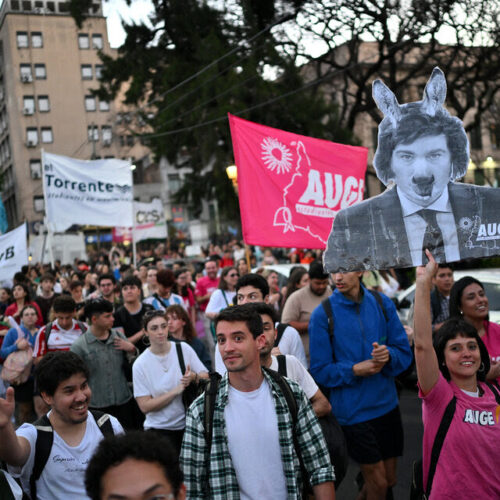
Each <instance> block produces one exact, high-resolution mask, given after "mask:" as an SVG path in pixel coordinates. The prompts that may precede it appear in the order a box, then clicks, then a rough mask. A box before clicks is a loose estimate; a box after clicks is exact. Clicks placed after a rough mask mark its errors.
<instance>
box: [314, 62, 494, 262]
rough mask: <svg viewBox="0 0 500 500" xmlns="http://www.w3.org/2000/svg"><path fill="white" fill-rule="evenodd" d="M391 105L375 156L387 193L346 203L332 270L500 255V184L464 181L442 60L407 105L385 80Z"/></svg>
mask: <svg viewBox="0 0 500 500" xmlns="http://www.w3.org/2000/svg"><path fill="white" fill-rule="evenodd" d="M373 97H374V99H375V101H376V103H377V105H378V107H379V109H380V110H381V111H382V112H383V113H384V119H383V121H382V122H381V123H380V126H379V132H378V146H377V151H376V153H375V157H374V160H373V163H374V167H375V170H376V172H377V176H378V178H379V179H380V180H381V181H382V182H383V183H384V184H385V185H386V186H388V189H386V191H384V192H383V193H382V194H380V195H378V196H375V197H374V198H370V199H368V200H365V201H363V202H361V203H359V204H357V205H354V206H352V207H349V208H346V209H344V210H341V211H340V212H339V213H338V215H337V218H336V219H335V221H334V223H333V228H332V232H331V234H330V236H329V238H328V246H327V250H326V252H325V254H324V265H325V268H326V270H327V271H328V272H337V271H361V270H364V269H371V270H377V269H389V268H391V267H412V266H419V265H421V264H425V263H426V262H427V257H426V256H425V254H424V249H426V248H427V249H429V250H430V251H431V252H432V254H433V255H434V257H435V258H436V261H437V262H439V263H443V262H454V261H458V260H461V259H468V258H480V257H489V256H493V255H500V216H499V208H500V190H499V189H494V188H490V187H483V186H475V185H472V184H463V183H459V182H456V181H457V180H458V179H460V178H462V177H463V176H464V175H465V173H466V172H467V167H468V164H469V144H468V139H467V135H466V133H465V130H464V128H463V124H462V122H461V121H460V120H459V119H458V118H456V117H453V116H451V115H450V113H448V111H447V110H446V109H445V108H444V107H443V104H444V102H445V99H446V80H445V77H444V74H443V72H442V71H441V70H440V69H439V68H435V69H434V71H433V72H432V75H431V77H430V79H429V82H428V83H427V86H426V87H425V91H424V97H423V99H422V100H421V101H418V102H413V103H407V104H403V105H400V104H399V103H398V102H397V100H396V97H395V96H394V94H393V93H392V92H391V90H389V89H388V88H387V87H386V86H385V85H384V84H383V83H382V82H381V81H380V80H376V81H375V82H374V84H373Z"/></svg>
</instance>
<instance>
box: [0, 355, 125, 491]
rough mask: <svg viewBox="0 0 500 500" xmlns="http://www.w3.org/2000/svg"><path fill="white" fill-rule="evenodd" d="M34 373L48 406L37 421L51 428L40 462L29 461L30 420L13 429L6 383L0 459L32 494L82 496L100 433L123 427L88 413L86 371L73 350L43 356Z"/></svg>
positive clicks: (0, 409)
mask: <svg viewBox="0 0 500 500" xmlns="http://www.w3.org/2000/svg"><path fill="white" fill-rule="evenodd" d="M35 376H36V380H37V385H38V388H39V390H40V393H41V395H42V398H43V399H44V401H45V402H46V403H47V404H48V405H50V406H51V411H50V412H49V413H48V414H47V416H46V418H45V421H44V423H43V424H41V425H43V426H44V428H45V429H46V428H47V427H48V428H52V430H53V432H51V433H49V434H50V435H51V437H52V442H51V443H49V445H48V449H47V452H48V456H47V457H46V461H45V466H43V464H41V462H40V458H41V457H40V456H38V457H37V458H36V459H35V455H36V454H35V447H37V445H38V443H39V441H38V440H39V439H41V437H40V431H37V428H36V427H35V426H34V425H32V424H24V425H22V426H21V427H20V428H19V429H17V431H16V432H14V428H13V426H12V422H11V420H12V415H13V413H14V389H13V388H12V387H11V388H9V389H8V390H7V395H6V399H0V459H1V460H4V461H5V462H6V463H7V464H8V465H9V472H10V473H11V474H12V475H13V476H14V477H20V478H21V484H22V486H23V489H24V490H25V492H30V491H31V493H32V495H31V496H32V498H37V499H38V500H53V499H55V498H60V499H63V498H68V499H70V498H71V499H82V500H83V499H86V498H87V496H86V494H85V486H84V474H85V469H86V468H87V464H88V462H89V460H90V457H91V456H92V453H93V451H94V449H95V448H96V446H97V444H98V443H99V441H100V440H101V439H102V438H103V435H104V433H105V432H109V433H110V434H118V433H121V432H123V429H122V427H121V425H120V424H119V423H118V421H117V420H116V419H115V418H114V417H111V416H109V415H105V416H104V415H103V416H102V418H101V416H98V418H97V421H96V418H95V417H94V415H93V414H92V413H90V412H89V402H90V397H91V390H90V387H89V385H88V378H89V371H88V368H87V366H86V365H85V364H84V362H83V361H82V359H81V358H80V357H79V356H77V355H76V354H73V353H72V352H55V353H49V354H47V355H46V356H45V357H44V358H43V359H42V360H41V361H40V363H39V364H38V366H37V368H36V372H35ZM98 421H99V424H98V423H97V422H98ZM104 421H107V422H108V423H107V424H104ZM105 425H107V429H108V430H105V427H104V426H105ZM37 455H38V454H37ZM35 461H36V462H37V465H41V467H42V471H41V474H40V476H39V478H38V479H37V480H36V481H35V489H36V495H33V489H32V487H31V485H30V478H31V477H32V474H33V471H34V468H35V467H34V466H35Z"/></svg>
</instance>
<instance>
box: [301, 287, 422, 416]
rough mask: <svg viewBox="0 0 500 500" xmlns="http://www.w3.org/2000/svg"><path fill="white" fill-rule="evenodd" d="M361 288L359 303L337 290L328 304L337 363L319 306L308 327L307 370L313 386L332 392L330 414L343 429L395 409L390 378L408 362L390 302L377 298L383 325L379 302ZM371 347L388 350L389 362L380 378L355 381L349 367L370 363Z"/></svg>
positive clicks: (403, 337)
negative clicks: (384, 347)
mask: <svg viewBox="0 0 500 500" xmlns="http://www.w3.org/2000/svg"><path fill="white" fill-rule="evenodd" d="M361 288H362V291H363V298H362V300H361V302H360V303H357V302H353V301H352V300H349V299H347V298H346V297H345V296H344V295H343V294H342V293H340V292H339V291H338V290H335V291H334V292H333V294H332V295H331V297H330V299H329V300H330V303H331V305H332V310H333V316H334V333H333V335H334V341H333V351H334V353H335V362H334V361H333V353H332V346H331V345H330V339H329V334H328V318H327V315H326V313H325V311H324V309H323V306H322V305H320V306H318V307H317V308H316V309H315V310H314V311H313V313H312V315H311V320H310V322H309V352H310V357H311V369H310V371H311V374H312V376H313V377H314V379H315V380H316V382H317V383H319V384H321V385H323V386H325V387H327V388H328V389H330V403H331V405H332V408H333V413H334V415H335V416H336V417H337V420H338V421H339V423H340V424H341V425H352V424H356V423H359V422H366V421H367V420H371V419H373V418H376V417H380V416H382V415H385V414H386V413H388V412H390V411H391V410H393V409H394V408H395V407H396V406H397V404H398V398H397V394H396V386H395V384H394V377H395V376H396V375H398V374H399V373H401V372H403V371H404V370H405V369H406V368H408V366H410V363H411V361H412V353H411V349H410V345H409V343H408V338H407V336H406V332H405V330H404V328H403V325H402V324H401V321H400V320H399V318H398V315H397V313H396V308H395V307H394V304H393V303H392V301H391V300H390V299H389V298H388V297H386V296H385V295H382V294H380V295H381V297H382V300H383V304H384V308H385V311H386V314H387V321H386V319H385V317H384V313H383V311H382V308H381V307H380V305H379V304H378V302H377V299H375V297H374V296H373V294H371V293H370V292H369V291H367V290H366V288H364V287H363V286H362V287H361ZM373 342H378V343H379V344H384V345H386V346H387V348H388V349H389V353H390V360H389V362H388V363H387V364H386V365H385V366H384V367H383V368H382V370H381V371H380V372H379V373H377V374H375V375H372V376H370V377H357V376H355V375H354V373H353V371H352V367H353V365H355V364H356V363H359V362H361V361H365V360H367V359H371V352H372V350H373V346H372V343H373Z"/></svg>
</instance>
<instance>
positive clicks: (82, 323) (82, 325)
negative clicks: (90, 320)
mask: <svg viewBox="0 0 500 500" xmlns="http://www.w3.org/2000/svg"><path fill="white" fill-rule="evenodd" d="M76 323H77V325H78V326H79V327H80V330H81V331H82V334H83V333H85V332H86V331H87V327H86V326H85V323H84V322H83V321H78V320H77V321H76Z"/></svg>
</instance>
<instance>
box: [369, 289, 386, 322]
mask: <svg viewBox="0 0 500 500" xmlns="http://www.w3.org/2000/svg"><path fill="white" fill-rule="evenodd" d="M370 293H371V294H372V295H373V296H374V297H375V300H376V301H377V303H378V305H379V306H380V309H382V312H383V313H384V318H385V322H386V323H387V322H388V321H389V318H388V317H387V311H386V310H385V307H384V300H383V299H382V295H380V292H378V291H377V290H370Z"/></svg>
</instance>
